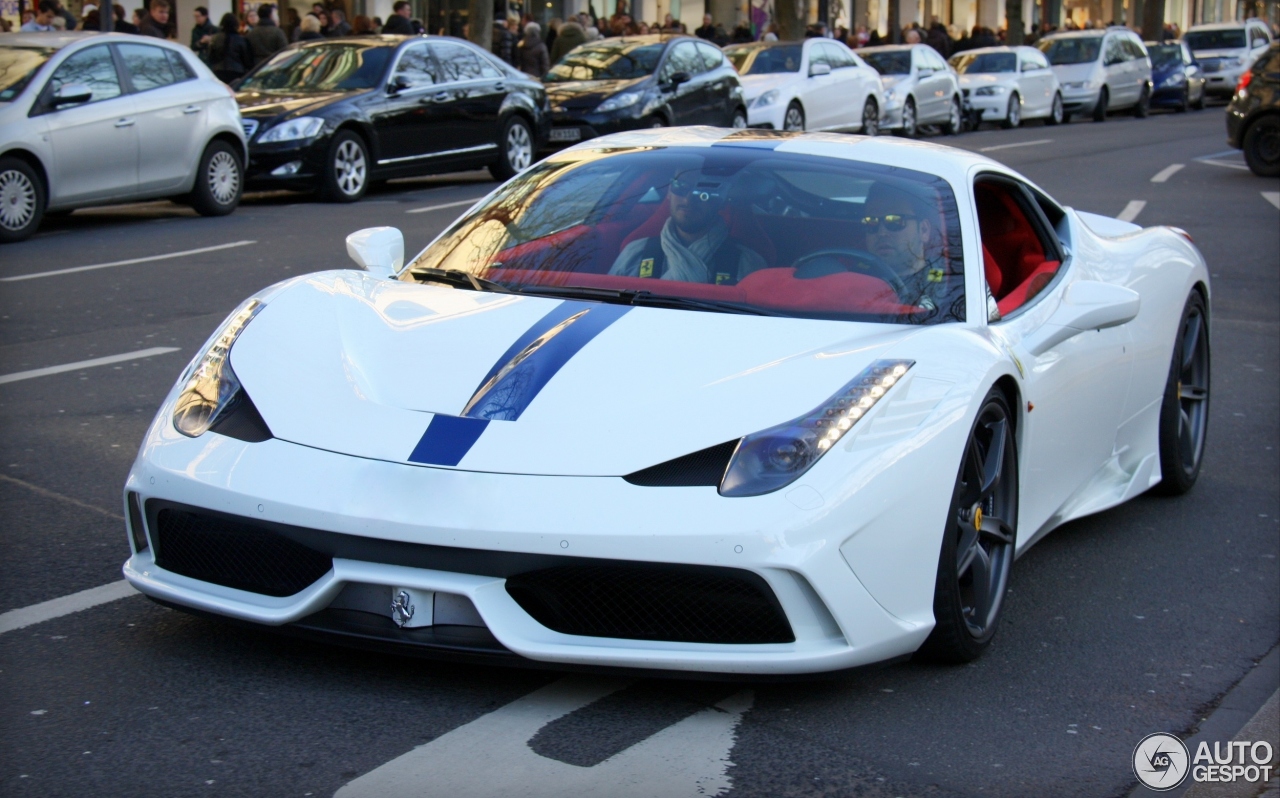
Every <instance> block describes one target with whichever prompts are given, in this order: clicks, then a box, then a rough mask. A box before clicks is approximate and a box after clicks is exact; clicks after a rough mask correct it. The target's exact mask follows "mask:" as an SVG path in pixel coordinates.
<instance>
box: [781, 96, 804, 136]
mask: <svg viewBox="0 0 1280 798" xmlns="http://www.w3.org/2000/svg"><path fill="white" fill-rule="evenodd" d="M782 129H783V130H789V131H793V132H802V131H804V109H803V108H801V107H800V103H796V102H793V103H791V104H790V105H788V106H787V113H786V115H785V116H783V117H782Z"/></svg>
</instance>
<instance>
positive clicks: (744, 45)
mask: <svg viewBox="0 0 1280 798" xmlns="http://www.w3.org/2000/svg"><path fill="white" fill-rule="evenodd" d="M812 41H816V39H801V40H800V41H786V42H783V41H777V42H738V43H737V44H727V45H725V47H724V49H726V50H747V49H754V50H765V49H768V48H770V47H789V46H794V45H797V44H806V43H808V42H812ZM836 41H837V40H835V39H832V40H831V42H832V43H836Z"/></svg>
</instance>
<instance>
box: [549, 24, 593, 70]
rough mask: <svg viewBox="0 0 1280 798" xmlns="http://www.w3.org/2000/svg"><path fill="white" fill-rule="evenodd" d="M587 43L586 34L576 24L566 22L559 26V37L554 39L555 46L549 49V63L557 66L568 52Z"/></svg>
mask: <svg viewBox="0 0 1280 798" xmlns="http://www.w3.org/2000/svg"><path fill="white" fill-rule="evenodd" d="M586 41H587V33H586V31H584V30H583V29H582V26H581V25H579V24H578V23H577V22H572V21H570V22H566V23H564V24H563V25H561V26H560V35H559V36H557V37H556V43H555V46H553V47H552V48H551V63H552V64H558V63H560V61H561V60H562V59H563V58H564V57H565V56H566V55H568V54H569V51H570V50H572V49H573V48H575V47H577V46H578V45H580V44H585V43H586Z"/></svg>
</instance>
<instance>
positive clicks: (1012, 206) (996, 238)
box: [973, 178, 1062, 318]
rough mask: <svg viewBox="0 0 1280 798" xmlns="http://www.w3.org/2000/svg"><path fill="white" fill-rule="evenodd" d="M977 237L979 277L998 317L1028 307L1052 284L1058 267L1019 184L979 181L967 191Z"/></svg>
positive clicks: (1035, 211) (1053, 245)
mask: <svg viewBox="0 0 1280 798" xmlns="http://www.w3.org/2000/svg"><path fill="white" fill-rule="evenodd" d="M973 195H974V200H975V203H976V205H977V209H978V230H979V233H980V234H981V236H982V260H983V274H984V276H985V277H986V281H987V287H988V288H989V289H990V291H991V296H992V297H993V299H994V301H995V303H996V307H997V309H998V311H999V312H998V314H991V316H992V318H996V317H1002V316H1008V315H1009V314H1011V313H1013V312H1014V311H1015V310H1017V309H1019V308H1021V307H1022V306H1024V305H1027V304H1029V303H1031V302H1032V301H1033V300H1034V299H1035V298H1036V296H1038V295H1039V294H1040V293H1041V292H1042V291H1043V290H1044V289H1045V288H1046V287H1047V286H1048V285H1049V283H1051V282H1053V278H1054V277H1055V276H1056V275H1057V273H1058V269H1059V268H1061V266H1062V263H1061V261H1060V260H1058V258H1059V257H1060V256H1059V254H1058V247H1057V245H1056V243H1055V242H1053V241H1051V240H1049V238H1048V237H1047V231H1046V230H1045V229H1044V222H1043V220H1042V218H1041V215H1040V212H1039V210H1038V209H1037V208H1034V207H1032V205H1031V202H1030V201H1029V200H1028V198H1027V194H1026V192H1024V191H1023V190H1022V187H1021V186H1020V184H1017V183H1015V182H1013V181H1012V180H1008V179H1003V178H999V179H991V178H987V179H980V180H979V181H978V182H977V183H975V184H974V187H973Z"/></svg>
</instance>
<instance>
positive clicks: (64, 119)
mask: <svg viewBox="0 0 1280 798" xmlns="http://www.w3.org/2000/svg"><path fill="white" fill-rule="evenodd" d="M244 164H245V140H244V131H243V130H242V129H241V121H240V111H239V108H238V107H237V105H236V101H235V98H234V97H233V96H232V94H231V91H230V90H229V89H228V88H227V87H226V85H224V84H223V83H222V82H221V81H219V80H218V79H217V78H215V77H214V76H213V73H212V72H210V71H209V68H208V67H206V66H205V65H204V64H202V63H200V61H199V60H198V59H196V58H195V57H194V56H193V55H192V53H191V51H190V50H187V49H186V48H183V47H179V46H177V45H174V44H171V43H169V42H166V41H161V40H159V39H154V38H148V37H142V36H129V35H125V34H117V33H106V34H96V33H68V34H57V33H18V34H5V35H0V242H12V241H21V240H22V239H24V238H27V237H28V236H30V235H31V234H32V233H34V232H35V231H36V228H37V227H39V225H40V220H41V218H42V217H43V215H44V214H45V212H46V211H53V212H56V211H68V210H72V209H75V208H80V207H85V206H88V205H104V204H109V203H114V202H127V201H133V200H142V199H155V198H161V197H173V198H178V199H181V200H183V201H186V202H189V203H190V204H191V205H192V207H194V208H195V209H196V211H198V212H199V213H201V214H202V215H205V216H221V215H224V214H228V213H231V212H232V211H233V210H235V208H236V205H238V204H239V202H240V195H241V193H242V191H243V186H244Z"/></svg>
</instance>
